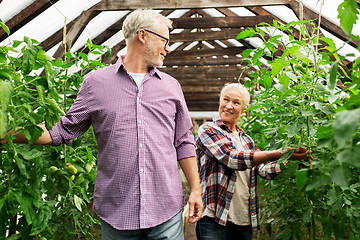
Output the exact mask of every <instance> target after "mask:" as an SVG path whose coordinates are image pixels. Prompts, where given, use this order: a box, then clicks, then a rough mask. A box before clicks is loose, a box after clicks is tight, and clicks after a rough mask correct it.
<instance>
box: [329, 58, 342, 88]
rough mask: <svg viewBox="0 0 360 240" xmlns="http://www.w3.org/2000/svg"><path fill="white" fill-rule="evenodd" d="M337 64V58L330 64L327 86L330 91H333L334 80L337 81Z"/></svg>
mask: <svg viewBox="0 0 360 240" xmlns="http://www.w3.org/2000/svg"><path fill="white" fill-rule="evenodd" d="M338 64H339V60H337V61H336V62H334V63H333V64H331V68H330V74H329V80H328V86H329V89H330V90H331V91H334V89H335V87H336V82H337V81H336V76H337V72H338Z"/></svg>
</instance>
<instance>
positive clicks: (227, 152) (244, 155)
mask: <svg viewBox="0 0 360 240" xmlns="http://www.w3.org/2000/svg"><path fill="white" fill-rule="evenodd" d="M236 127H237V126H236ZM237 131H238V132H239V135H240V138H242V140H243V142H245V143H246V144H245V146H244V149H245V150H244V151H239V150H237V149H236V147H235V144H233V142H232V141H231V138H230V136H229V135H228V133H230V132H231V130H230V129H229V128H228V127H227V126H225V125H224V124H223V123H222V122H221V120H219V119H214V121H213V122H206V123H204V124H203V125H201V126H200V127H199V130H198V133H197V135H196V153H197V159H198V167H199V173H200V179H201V191H202V198H203V202H204V205H205V206H206V207H208V208H210V209H211V210H213V211H214V212H215V215H216V217H215V221H216V222H218V223H219V224H221V225H226V221H227V218H228V214H229V207H230V202H231V199H232V196H233V193H234V190H235V182H236V170H240V171H241V170H246V169H249V168H251V174H250V202H249V206H250V217H251V225H252V229H253V231H258V230H259V227H260V226H259V225H260V223H259V204H258V196H257V192H256V176H257V175H260V176H261V177H263V178H266V179H274V177H276V176H277V174H276V171H275V162H271V163H268V164H260V165H258V166H257V167H252V163H253V157H254V152H255V151H260V150H259V148H258V147H257V146H256V145H255V143H254V141H253V140H252V139H251V137H250V136H248V135H247V134H245V133H244V132H243V130H242V129H241V128H239V127H237Z"/></svg>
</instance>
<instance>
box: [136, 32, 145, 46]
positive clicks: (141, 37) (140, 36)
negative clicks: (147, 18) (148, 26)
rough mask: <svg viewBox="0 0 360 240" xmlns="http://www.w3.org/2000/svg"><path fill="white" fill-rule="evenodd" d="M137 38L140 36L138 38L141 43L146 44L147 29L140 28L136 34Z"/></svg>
mask: <svg viewBox="0 0 360 240" xmlns="http://www.w3.org/2000/svg"><path fill="white" fill-rule="evenodd" d="M136 37H137V38H138V40H139V41H140V42H141V43H143V44H145V42H146V39H145V38H146V34H145V31H144V30H139V31H138V32H137V36H136Z"/></svg>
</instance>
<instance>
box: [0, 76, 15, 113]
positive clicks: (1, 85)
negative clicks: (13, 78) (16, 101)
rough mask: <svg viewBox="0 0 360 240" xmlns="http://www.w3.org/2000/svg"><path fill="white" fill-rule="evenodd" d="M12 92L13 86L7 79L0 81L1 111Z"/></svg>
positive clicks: (7, 102) (6, 105)
mask: <svg viewBox="0 0 360 240" xmlns="http://www.w3.org/2000/svg"><path fill="white" fill-rule="evenodd" d="M12 92H13V87H12V85H11V83H10V82H8V81H0V107H1V110H2V111H6V109H7V107H8V105H9V102H10V99H11V96H12Z"/></svg>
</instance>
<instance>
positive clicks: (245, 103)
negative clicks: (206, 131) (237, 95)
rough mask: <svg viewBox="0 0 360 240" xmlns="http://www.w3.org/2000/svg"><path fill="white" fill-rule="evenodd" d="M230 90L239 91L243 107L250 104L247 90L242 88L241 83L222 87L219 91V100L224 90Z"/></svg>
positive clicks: (227, 84)
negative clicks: (235, 89)
mask: <svg viewBox="0 0 360 240" xmlns="http://www.w3.org/2000/svg"><path fill="white" fill-rule="evenodd" d="M232 88H237V89H239V91H240V92H241V96H242V98H243V100H244V105H245V107H248V106H249V104H250V94H249V92H248V90H247V89H246V87H244V85H242V84H241V83H226V84H225V85H224V87H223V88H222V89H221V92H220V99H221V97H222V95H223V94H224V92H225V91H226V90H228V89H232Z"/></svg>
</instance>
